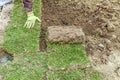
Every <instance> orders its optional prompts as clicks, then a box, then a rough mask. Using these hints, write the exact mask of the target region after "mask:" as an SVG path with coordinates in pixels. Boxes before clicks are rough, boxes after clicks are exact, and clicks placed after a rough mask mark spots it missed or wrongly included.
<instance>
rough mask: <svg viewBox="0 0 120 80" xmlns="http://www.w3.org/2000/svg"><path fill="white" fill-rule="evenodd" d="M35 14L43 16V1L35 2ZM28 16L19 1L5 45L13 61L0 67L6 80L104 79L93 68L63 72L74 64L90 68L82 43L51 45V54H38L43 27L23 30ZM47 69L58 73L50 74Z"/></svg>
mask: <svg viewBox="0 0 120 80" xmlns="http://www.w3.org/2000/svg"><path fill="white" fill-rule="evenodd" d="M34 1H35V3H34V4H35V5H34V12H35V15H36V16H39V17H41V16H40V14H41V11H40V5H41V2H40V0H34ZM26 18H27V17H26V15H25V11H24V8H23V7H22V4H21V3H20V0H18V1H15V6H14V9H13V11H12V17H11V22H10V24H9V27H8V28H7V31H6V37H5V42H4V44H3V46H4V47H5V48H6V49H7V50H8V51H9V52H10V53H12V54H13V55H14V61H13V62H9V63H8V64H6V65H3V66H0V76H3V80H45V79H44V78H45V77H48V80H103V78H102V76H101V75H100V74H99V73H98V72H96V71H93V70H91V69H85V70H80V69H73V70H67V71H60V69H61V68H68V67H70V66H74V65H87V64H89V60H88V58H87V56H86V53H85V47H84V46H83V45H81V44H48V48H49V51H50V52H49V53H39V52H38V47H39V46H38V44H39V43H38V41H39V35H40V24H39V23H36V25H35V27H34V28H32V29H27V28H23V25H24V23H25V21H26ZM48 68H52V69H57V70H59V71H48Z"/></svg>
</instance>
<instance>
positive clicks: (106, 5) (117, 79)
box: [42, 0, 120, 80]
mask: <svg viewBox="0 0 120 80" xmlns="http://www.w3.org/2000/svg"><path fill="white" fill-rule="evenodd" d="M43 5H44V6H43V9H42V10H43V12H42V13H43V16H42V27H43V29H42V30H44V29H46V27H51V26H59V25H60V26H71V25H74V26H81V27H82V29H83V32H84V33H85V35H86V40H85V42H86V52H87V55H88V57H89V58H90V60H91V65H92V67H93V68H94V69H95V70H98V71H99V72H101V73H102V74H103V75H104V76H105V77H106V78H107V79H108V80H120V70H119V68H120V65H119V62H120V61H119V58H120V56H119V54H120V1H119V0H62V1H61V0H58V1H56V0H44V1H43ZM44 31H45V30H44Z"/></svg>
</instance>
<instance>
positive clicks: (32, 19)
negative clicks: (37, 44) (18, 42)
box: [24, 13, 41, 28]
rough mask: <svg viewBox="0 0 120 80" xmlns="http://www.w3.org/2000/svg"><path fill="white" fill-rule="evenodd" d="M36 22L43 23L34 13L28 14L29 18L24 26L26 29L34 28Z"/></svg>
mask: <svg viewBox="0 0 120 80" xmlns="http://www.w3.org/2000/svg"><path fill="white" fill-rule="evenodd" d="M36 20H37V21H39V22H41V20H40V19H39V18H38V17H36V16H34V14H33V13H31V14H28V18H27V21H26V22H25V24H24V27H26V28H32V27H34V25H35V21H36Z"/></svg>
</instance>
